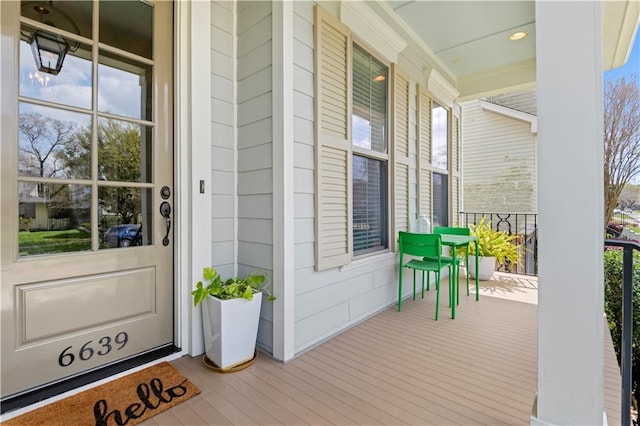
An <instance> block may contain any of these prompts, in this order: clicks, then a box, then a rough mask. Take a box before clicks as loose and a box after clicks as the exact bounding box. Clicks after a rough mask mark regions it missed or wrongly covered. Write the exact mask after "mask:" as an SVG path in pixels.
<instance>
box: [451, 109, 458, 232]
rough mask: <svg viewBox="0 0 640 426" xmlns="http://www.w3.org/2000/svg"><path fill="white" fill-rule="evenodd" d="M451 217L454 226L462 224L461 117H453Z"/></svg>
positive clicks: (453, 115)
mask: <svg viewBox="0 0 640 426" xmlns="http://www.w3.org/2000/svg"><path fill="white" fill-rule="evenodd" d="M451 216H452V222H451V223H452V226H458V225H459V224H460V117H459V116H458V115H456V114H455V113H453V114H452V115H451Z"/></svg>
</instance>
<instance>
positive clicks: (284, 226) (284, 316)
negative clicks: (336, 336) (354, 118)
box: [271, 1, 294, 361]
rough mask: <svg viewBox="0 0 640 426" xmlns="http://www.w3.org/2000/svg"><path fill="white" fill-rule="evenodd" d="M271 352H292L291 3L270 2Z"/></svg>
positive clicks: (284, 354) (285, 356) (285, 357)
mask: <svg viewBox="0 0 640 426" xmlns="http://www.w3.org/2000/svg"><path fill="white" fill-rule="evenodd" d="M271 16H272V43H273V65H272V84H273V86H272V87H273V116H272V120H273V293H274V295H275V296H276V297H277V299H276V300H275V301H274V302H273V356H274V357H275V358H277V359H279V360H282V361H286V360H289V359H291V358H293V356H294V334H293V327H294V317H293V303H294V288H293V274H294V252H293V248H294V244H293V243H294V241H293V232H294V229H293V222H294V207H293V198H294V196H293V195H294V194H293V193H294V189H293V188H294V182H293V179H294V176H293V168H294V158H293V147H294V141H293V3H292V2H289V1H274V2H273V3H272V15H271Z"/></svg>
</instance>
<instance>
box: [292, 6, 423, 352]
mask: <svg viewBox="0 0 640 426" xmlns="http://www.w3.org/2000/svg"><path fill="white" fill-rule="evenodd" d="M313 8H314V3H313V2H307V1H299V2H294V6H293V9H294V42H293V45H294V55H293V59H294V91H295V93H296V98H295V99H299V98H301V97H302V98H310V99H311V100H313V97H314V92H313V85H312V82H313V77H314V75H313V73H314V62H313V55H314V44H313V30H314V28H313V21H314V12H313V10H314V9H313ZM412 52H415V50H412ZM400 63H401V64H409V66H408V67H407V68H408V69H404V71H405V72H408V75H409V76H410V77H411V79H410V84H409V87H410V89H409V90H410V92H409V93H410V95H409V96H410V99H409V101H408V105H409V108H410V111H409V128H408V129H405V131H406V132H407V133H408V141H409V142H408V143H409V146H408V154H409V165H408V167H407V168H406V169H405V171H404V173H405V174H408V181H409V187H408V190H406V191H407V192H406V193H405V195H404V197H407V198H408V200H409V205H408V209H409V211H408V213H409V217H415V214H416V211H417V206H416V202H417V177H416V163H417V158H416V152H417V150H416V146H415V144H416V139H417V129H416V125H417V124H416V123H417V118H416V115H415V114H416V100H415V96H416V94H415V93H416V89H415V87H416V82H417V81H421V80H420V79H421V78H422V66H424V64H421V61H420V60H419V58H416V57H413V56H412V57H411V58H405V57H402V56H401V58H400ZM414 64H416V65H414ZM325 66H328V67H331V66H333V64H331V63H329V64H325ZM294 105H295V104H294ZM295 106H296V108H294V117H293V120H294V140H295V151H294V159H295V167H296V181H295V182H294V189H295V194H294V197H295V200H294V217H295V236H294V244H295V250H294V253H295V268H296V269H295V275H294V276H295V327H294V339H295V349H294V350H295V352H296V353H300V352H302V351H304V350H305V349H307V348H309V347H311V346H313V345H315V344H317V343H318V342H320V341H322V340H324V339H327V338H329V337H331V336H333V335H335V334H337V333H339V332H341V331H343V330H345V329H347V328H349V327H350V326H352V325H353V324H355V323H357V322H359V321H361V320H362V319H364V318H367V317H368V316H370V315H372V314H374V313H375V312H378V311H379V310H381V309H383V308H385V307H386V306H389V305H390V304H393V303H394V302H395V301H396V300H397V269H396V263H397V259H396V257H394V256H393V255H388V257H384V258H382V259H381V260H379V261H376V262H373V263H369V264H366V265H362V266H356V267H352V266H348V267H347V268H329V269H327V270H322V271H315V270H314V267H315V261H314V258H315V248H314V245H315V244H314V243H315V233H314V226H315V221H316V220H317V218H316V217H315V213H314V211H315V210H314V209H315V205H314V195H315V193H314V191H315V189H314V185H315V182H314V180H313V172H314V162H313V155H314V149H315V142H316V141H315V138H314V121H313V120H314V117H313V116H312V117H307V116H306V115H304V116H302V114H303V111H300V110H299V108H298V107H297V105H295ZM340 115H341V114H340V113H338V114H335V113H334V114H332V115H330V116H329V117H327V116H325V117H324V119H325V120H327V119H328V122H331V123H333V122H334V121H335V120H338V121H337V123H338V124H337V125H336V129H337V132H338V133H339V130H340V127H341V126H344V123H343V122H342V121H340V120H339V117H340ZM334 154H335V153H334ZM330 158H331V159H332V160H333V161H343V158H342V156H340V155H338V156H337V157H336V156H330ZM298 176H301V177H302V178H301V179H298V178H297V177H298ZM306 176H311V180H308V179H306V178H305V177H306ZM336 178H339V177H338V176H336ZM335 196H336V197H337V198H341V197H344V196H345V195H344V194H343V193H342V192H340V191H338V192H337V193H336V194H335ZM337 204H338V205H339V204H340V203H337ZM332 208H333V207H332V206H331V205H328V206H320V209H324V211H326V212H327V213H328V212H329V211H330V210H331V209H332ZM323 214H324V213H323ZM403 214H404V215H406V214H407V212H406V211H405V212H404V213H403ZM409 225H410V224H409ZM407 278H408V276H407ZM408 287H409V286H407V288H408Z"/></svg>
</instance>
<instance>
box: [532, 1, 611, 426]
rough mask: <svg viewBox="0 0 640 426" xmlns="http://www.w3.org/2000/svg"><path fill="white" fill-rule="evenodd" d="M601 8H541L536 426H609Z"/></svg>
mask: <svg viewBox="0 0 640 426" xmlns="http://www.w3.org/2000/svg"><path fill="white" fill-rule="evenodd" d="M600 9H601V5H600V2H599V1H588V2H573V1H567V2H556V1H544V0H538V1H536V49H537V96H538V212H539V222H538V223H539V230H540V231H539V247H538V253H539V273H538V277H539V282H540V286H539V292H538V396H537V412H535V410H534V413H532V419H531V422H532V424H585V425H586V424H588V425H598V424H602V423H603V336H604V335H603V331H604V320H603V312H604V309H603V280H604V278H603V257H602V252H603V244H604V241H603V239H604V236H603V234H604V217H603V216H604V214H603V169H602V167H603V123H602V121H603V112H602V111H603V106H602V102H603V94H602V66H601V64H602V60H601V56H602V55H601V44H602V43H601V36H602V35H601V10H600Z"/></svg>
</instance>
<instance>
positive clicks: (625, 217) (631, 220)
mask: <svg viewBox="0 0 640 426" xmlns="http://www.w3.org/2000/svg"><path fill="white" fill-rule="evenodd" d="M609 224H616V225H622V226H629V225H631V226H639V224H638V220H637V219H636V218H635V217H633V216H631V215H630V214H627V213H624V212H615V213H613V216H612V217H611V222H609Z"/></svg>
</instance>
